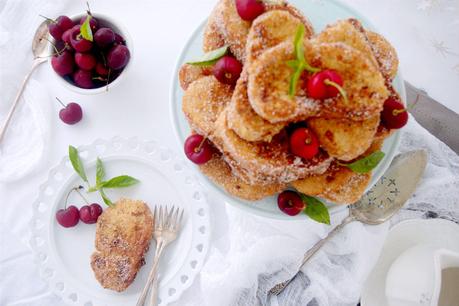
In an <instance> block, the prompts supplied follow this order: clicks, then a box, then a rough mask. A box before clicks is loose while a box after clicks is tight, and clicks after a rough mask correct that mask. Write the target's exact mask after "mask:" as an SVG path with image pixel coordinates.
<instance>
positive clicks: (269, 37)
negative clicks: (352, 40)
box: [228, 10, 313, 142]
mask: <svg viewBox="0 0 459 306" xmlns="http://www.w3.org/2000/svg"><path fill="white" fill-rule="evenodd" d="M300 24H302V20H301V19H299V18H297V17H295V16H294V15H292V14H291V13H290V12H288V11H284V10H273V11H269V12H266V13H264V14H262V15H261V16H259V17H258V18H257V19H255V20H254V21H253V23H252V27H251V28H250V32H249V34H248V38H247V45H246V54H247V59H246V64H245V65H246V67H245V68H244V71H243V73H242V74H241V77H240V79H239V80H238V82H237V84H236V88H235V91H234V94H233V98H232V100H231V103H230V104H229V107H228V125H229V127H230V128H231V129H233V131H235V132H236V134H238V136H239V137H241V138H243V139H245V140H247V141H267V142H269V141H271V139H272V137H273V136H274V135H276V134H278V133H279V132H280V131H281V130H282V129H283V128H284V127H285V125H286V123H284V122H279V123H270V122H268V121H267V120H265V119H263V118H262V117H260V116H259V115H258V114H257V113H256V112H255V111H254V110H253V109H252V106H251V105H250V102H249V98H248V95H247V70H248V69H247V66H248V65H250V63H251V62H253V61H254V60H255V59H256V58H258V56H260V54H262V53H263V52H264V51H265V50H267V49H269V48H272V47H274V46H276V45H278V44H279V43H281V42H284V41H291V42H293V38H294V35H295V33H296V30H297V28H298V26H299V25H300ZM312 34H313V32H312V28H311V27H307V28H306V31H305V38H306V39H308V38H310V37H311V36H312Z"/></svg>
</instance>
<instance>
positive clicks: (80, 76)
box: [73, 69, 94, 89]
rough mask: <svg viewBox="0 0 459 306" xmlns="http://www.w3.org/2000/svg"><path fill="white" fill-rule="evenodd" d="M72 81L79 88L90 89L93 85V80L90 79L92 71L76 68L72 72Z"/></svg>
mask: <svg viewBox="0 0 459 306" xmlns="http://www.w3.org/2000/svg"><path fill="white" fill-rule="evenodd" d="M73 81H74V82H75V85H76V86H78V87H80V88H85V89H90V88H93V87H94V82H93V80H92V72H91V71H88V70H83V69H80V70H77V71H75V73H74V74H73Z"/></svg>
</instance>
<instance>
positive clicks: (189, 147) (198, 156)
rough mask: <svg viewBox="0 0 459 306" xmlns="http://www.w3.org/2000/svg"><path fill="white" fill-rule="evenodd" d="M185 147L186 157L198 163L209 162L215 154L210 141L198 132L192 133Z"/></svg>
mask: <svg viewBox="0 0 459 306" xmlns="http://www.w3.org/2000/svg"><path fill="white" fill-rule="evenodd" d="M184 149H185V154H186V157H188V159H189V160H191V161H192V162H193V163H195V164H198V165H202V164H205V163H207V162H208V161H209V160H210V159H211V158H212V155H213V150H212V146H211V144H210V142H209V141H208V140H207V139H205V138H204V137H203V136H201V135H198V134H194V135H191V136H189V137H188V138H187V139H186V141H185V146H184Z"/></svg>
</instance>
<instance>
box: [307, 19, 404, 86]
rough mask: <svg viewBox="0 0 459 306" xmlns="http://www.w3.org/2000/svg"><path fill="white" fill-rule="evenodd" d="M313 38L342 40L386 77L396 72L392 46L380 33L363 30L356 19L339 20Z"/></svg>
mask: <svg viewBox="0 0 459 306" xmlns="http://www.w3.org/2000/svg"><path fill="white" fill-rule="evenodd" d="M313 40H314V41H315V42H319V43H336V42H343V43H345V44H347V45H349V46H350V47H353V48H355V49H357V50H359V51H360V52H362V53H363V54H364V55H365V56H367V57H368V58H369V59H370V61H371V62H372V63H374V64H375V65H376V66H378V67H379V69H380V71H381V73H382V74H383V76H384V77H385V78H386V79H390V80H392V79H394V77H395V75H396V74H397V70H398V64H399V62H398V56H397V52H396V51H395V49H394V47H393V46H392V45H391V44H390V43H389V42H388V41H387V40H386V39H385V38H384V37H383V36H381V35H380V34H377V33H375V32H372V31H368V30H365V29H364V27H363V26H362V24H361V23H360V22H359V21H358V20H357V19H353V18H350V19H345V20H339V21H337V22H336V23H334V24H332V25H329V26H327V27H326V28H325V30H324V31H322V32H321V33H320V34H318V35H317V36H316V37H314V39H313Z"/></svg>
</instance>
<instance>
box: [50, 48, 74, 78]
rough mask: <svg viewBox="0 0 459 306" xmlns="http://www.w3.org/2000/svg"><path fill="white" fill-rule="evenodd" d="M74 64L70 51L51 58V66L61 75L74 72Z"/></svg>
mask: <svg viewBox="0 0 459 306" xmlns="http://www.w3.org/2000/svg"><path fill="white" fill-rule="evenodd" d="M74 65H75V61H74V60H73V55H72V53H70V52H69V51H64V52H62V53H61V54H57V55H55V56H53V57H52V58H51V66H52V67H53V69H54V71H56V72H57V74H59V75H60V76H65V75H67V74H70V73H72V71H73V66H74Z"/></svg>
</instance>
